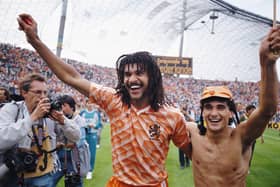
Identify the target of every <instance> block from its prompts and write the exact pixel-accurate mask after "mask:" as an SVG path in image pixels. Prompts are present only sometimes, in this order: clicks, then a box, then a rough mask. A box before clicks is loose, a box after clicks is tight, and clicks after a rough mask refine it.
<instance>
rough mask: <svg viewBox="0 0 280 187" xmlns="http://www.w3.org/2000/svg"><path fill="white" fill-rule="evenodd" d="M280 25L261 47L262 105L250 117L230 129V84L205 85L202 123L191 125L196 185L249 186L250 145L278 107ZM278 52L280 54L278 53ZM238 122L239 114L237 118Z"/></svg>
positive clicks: (232, 110) (189, 126) (234, 110)
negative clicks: (247, 183) (277, 67)
mask: <svg viewBox="0 0 280 187" xmlns="http://www.w3.org/2000/svg"><path fill="white" fill-rule="evenodd" d="M279 38H280V27H277V28H275V29H272V30H271V32H270V33H269V34H268V36H267V37H266V38H265V39H264V40H263V41H262V43H261V47H260V54H259V55H260V69H261V80H260V94H259V107H258V108H256V109H255V110H254V112H252V114H251V115H250V116H249V117H248V119H247V120H246V121H244V122H241V123H240V124H239V125H237V127H236V128H230V127H229V125H230V123H231V122H232V120H233V116H237V112H236V109H235V104H234V101H233V95H232V93H231V92H230V90H229V89H228V88H227V87H224V86H212V87H206V88H205V89H204V91H203V93H202V96H201V100H200V104H201V122H200V124H199V125H198V126H197V125H196V124H189V125H188V126H187V128H188V129H189V132H190V137H191V146H190V149H191V151H190V156H191V158H192V161H193V174H194V182H195V186H197V187H198V186H199V187H200V186H215V187H224V186H231V187H242V186H246V176H247V173H248V169H249V160H250V155H251V151H252V149H251V146H252V144H253V142H254V141H255V140H256V138H258V137H260V136H261V135H262V133H263V131H264V130H265V128H266V125H267V124H268V122H269V120H270V119H271V118H272V116H273V115H274V114H275V112H276V110H277V98H278V78H277V70H276V60H277V59H278V58H279V55H277V54H275V53H273V52H275V50H278V51H280V44H279V41H280V40H279ZM278 54H279V53H278ZM236 121H237V122H238V123H239V120H238V117H237V120H236Z"/></svg>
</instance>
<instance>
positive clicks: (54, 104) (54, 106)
mask: <svg viewBox="0 0 280 187" xmlns="http://www.w3.org/2000/svg"><path fill="white" fill-rule="evenodd" d="M50 105H51V108H50V111H51V110H57V111H60V110H61V109H62V103H61V101H60V100H59V99H58V98H57V99H54V100H52V99H50Z"/></svg>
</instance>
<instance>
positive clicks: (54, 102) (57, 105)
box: [44, 98, 62, 118]
mask: <svg viewBox="0 0 280 187" xmlns="http://www.w3.org/2000/svg"><path fill="white" fill-rule="evenodd" d="M49 102H50V111H49V112H48V113H47V114H46V115H45V116H44V117H45V118H46V117H49V116H50V115H51V111H52V110H56V111H61V110H62V103H61V101H60V100H59V98H55V99H52V98H49Z"/></svg>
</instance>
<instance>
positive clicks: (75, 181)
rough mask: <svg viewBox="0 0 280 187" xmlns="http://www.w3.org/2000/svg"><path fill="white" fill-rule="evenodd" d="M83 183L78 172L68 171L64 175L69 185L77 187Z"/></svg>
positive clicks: (65, 182)
mask: <svg viewBox="0 0 280 187" xmlns="http://www.w3.org/2000/svg"><path fill="white" fill-rule="evenodd" d="M80 183H81V176H80V175H79V174H76V173H73V172H71V173H66V174H65V176H64V184H65V186H67V187H76V186H77V185H79V184H80Z"/></svg>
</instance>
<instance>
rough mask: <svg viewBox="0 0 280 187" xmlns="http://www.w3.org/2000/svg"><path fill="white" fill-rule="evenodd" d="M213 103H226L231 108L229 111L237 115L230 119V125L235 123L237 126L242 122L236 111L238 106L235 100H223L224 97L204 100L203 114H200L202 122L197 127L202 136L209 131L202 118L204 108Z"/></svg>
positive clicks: (201, 106)
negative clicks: (205, 105)
mask: <svg viewBox="0 0 280 187" xmlns="http://www.w3.org/2000/svg"><path fill="white" fill-rule="evenodd" d="M211 101H219V102H226V103H227V105H228V107H229V110H230V111H232V112H233V113H234V115H235V118H230V120H229V124H228V125H231V123H232V122H234V123H236V124H239V123H240V120H239V117H238V114H237V110H236V105H235V103H234V100H233V99H228V98H222V97H209V98H207V99H203V100H201V101H200V109H201V114H200V122H199V124H198V126H197V127H198V129H199V132H200V134H201V135H205V134H206V130H207V129H206V127H205V126H204V119H203V116H202V112H203V107H204V104H205V103H207V102H211Z"/></svg>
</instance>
